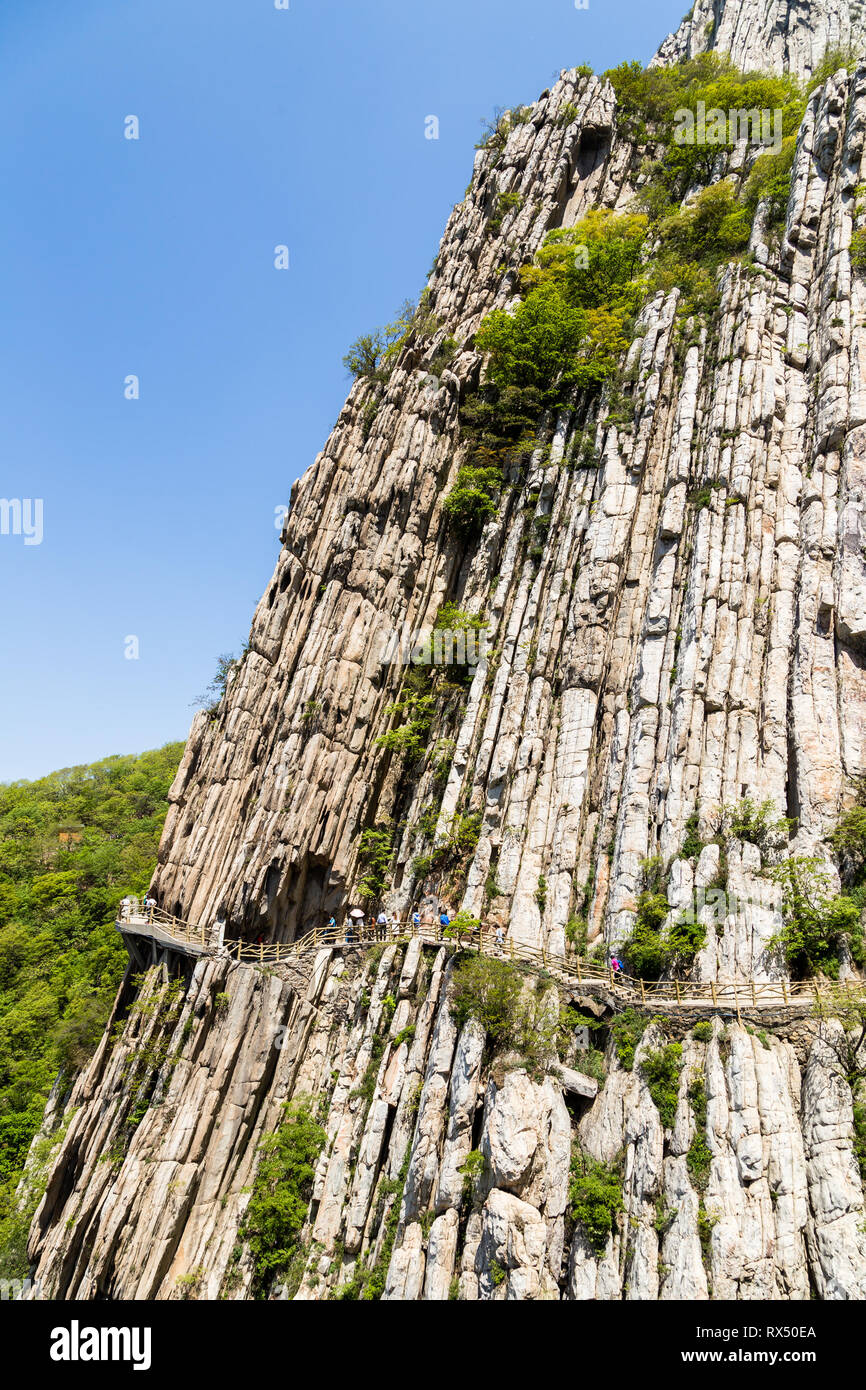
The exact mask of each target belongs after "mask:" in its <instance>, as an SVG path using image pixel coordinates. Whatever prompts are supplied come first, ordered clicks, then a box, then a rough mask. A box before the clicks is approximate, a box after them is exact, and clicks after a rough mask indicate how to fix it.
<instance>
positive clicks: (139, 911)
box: [120, 896, 156, 922]
mask: <svg viewBox="0 0 866 1390" xmlns="http://www.w3.org/2000/svg"><path fill="white" fill-rule="evenodd" d="M155 911H156V898H152V897H149V896H145V897H144V898H142V899H141V901H139V899H138V898H133V897H126V898H121V901H120V920H121V921H122V922H129V921H130V920H131V919H132V918H133V917H138V916H142V917H143V918H144V920H145V921H146V922H152V921H153V914H154V912H155Z"/></svg>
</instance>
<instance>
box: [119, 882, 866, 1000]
mask: <svg viewBox="0 0 866 1390" xmlns="http://www.w3.org/2000/svg"><path fill="white" fill-rule="evenodd" d="M123 913H124V910H123V909H121V913H120V914H119V915H118V918H117V923H116V925H117V929H118V931H120V932H121V934H122V935H123V936H124V938H126V937H127V936H132V937H139V938H145V939H146V940H149V941H151V942H152V943H153V944H154V946H156V947H161V948H162V947H167V948H170V949H173V950H176V951H180V952H182V953H184V954H186V955H191V956H223V957H226V956H227V957H229V958H230V959H231V960H236V961H238V962H241V963H246V964H249V965H257V966H260V967H261V966H273V965H280V964H290V963H292V962H297V961H298V960H299V959H300V958H302V957H303V956H306V955H309V954H311V953H313V952H315V951H320V950H324V949H329V950H345V949H349V950H370V949H371V948H372V947H374V946H382V945H385V944H387V943H388V942H392V943H394V942H403V943H406V942H409V941H411V940H412V939H413V937H418V938H420V939H421V941H422V942H423V943H424V945H425V946H441V945H444V944H451V945H456V946H464V947H469V948H471V949H473V950H478V951H481V952H482V953H483V954H484V955H490V956H494V957H497V958H498V959H500V960H510V961H524V962H526V963H527V964H529V965H534V966H536V967H538V968H539V969H543V970H548V971H550V973H551V974H555V975H557V976H559V977H561V978H563V979H565V980H567V981H569V982H571V983H573V984H574V983H576V984H577V985H583V984H588V985H602V986H605V987H606V988H607V989H609V990H610V991H611V992H612V993H613V994H614V995H615V996H616V997H617V999H619V1000H621V1001H622V1002H623V1003H628V1004H633V1005H636V1006H642V1007H646V1008H653V1007H655V1006H657V1005H660V1004H664V1005H666V1006H670V1005H674V1006H679V1007H682V1008H700V1009H704V1010H705V1011H707V1012H708V1013H712V1012H715V1011H718V1010H724V1011H725V1012H726V1013H727V1012H730V1011H731V1010H734V1011H736V1012H737V1013H739V1011H740V1010H741V1009H780V1008H783V1009H784V1008H797V1009H799V1010H803V1009H804V1008H805V1009H809V1010H810V1011H811V1010H812V1009H814V1008H820V1007H821V1000H822V997H825V996H826V994H827V986H826V984H825V983H823V982H821V981H818V980H808V981H799V982H791V981H789V980H746V981H737V982H730V983H728V982H724V981H716V980H709V981H707V982H705V983H704V982H698V981H692V980H659V981H647V980H639V979H636V978H634V977H633V976H630V975H625V974H623V973H622V972H621V971H614V970H611V969H610V967H609V966H603V965H599V964H597V963H595V962H593V961H588V960H586V959H584V958H583V957H581V956H579V955H578V954H577V953H576V952H574V951H573V950H572V949H571V948H570V947H568V946H566V950H565V954H564V955H560V954H554V953H553V952H551V951H549V950H547V949H546V948H545V947H544V946H530V945H529V944H527V943H525V942H521V941H514V940H513V939H512V940H507V941H506V942H505V943H504V944H503V946H501V947H500V946H498V945H497V944H496V935H495V932H494V931H492V930H490V929H487V928H482V929H481V932H480V933H478V932H475V933H473V934H472V935H471V936H470V935H469V934H468V933H465V934H464V935H463V936H462V937H461V938H460V939H458V938H456V937H445V936H443V932H442V928H441V927H440V926H439V925H438V923H435V922H422V923H421V925H420V927H417V928H416V927H414V926H413V925H412V924H411V923H410V922H407V923H395V924H394V925H392V926H391V927H390V928H389V929H388V930H387V931H386V932H381V931H379V930H377V929H373V928H368V927H350V928H348V929H346V928H344V927H340V928H338V929H337V930H336V931H333V930H332V931H329V930H328V929H327V928H326V927H319V928H317V929H316V930H315V931H312V932H308V933H307V934H306V935H305V936H302V937H300V938H299V939H298V940H297V941H292V942H279V941H278V942H274V943H268V944H266V943H265V942H249V941H225V942H224V943H223V945H222V946H220V947H216V946H213V945H212V944H210V943H209V942H208V939H207V938H208V932H207V929H206V928H205V927H203V926H195V925H193V924H192V923H191V922H185V921H183V920H182V919H181V918H179V917H172V916H171V915H170V914H169V913H167V912H163V911H162V910H161V909H160V908H154V909H152V910H151V911H148V912H144V911H137V912H126V914H125V915H123ZM838 987H840V986H837V988H838ZM841 988H842V989H844V990H845V992H846V993H848V994H850V995H852V996H855V995H856V996H863V997H866V982H862V981H859V980H845V981H843V982H842V983H841Z"/></svg>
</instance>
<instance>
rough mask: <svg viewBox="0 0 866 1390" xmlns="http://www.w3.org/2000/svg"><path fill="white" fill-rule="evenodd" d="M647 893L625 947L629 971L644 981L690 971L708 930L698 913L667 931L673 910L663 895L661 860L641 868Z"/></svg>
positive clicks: (679, 920)
mask: <svg viewBox="0 0 866 1390" xmlns="http://www.w3.org/2000/svg"><path fill="white" fill-rule="evenodd" d="M641 872H642V875H643V889H642V891H641V892H640V894H639V895H638V900H637V911H636V913H635V920H634V926H633V927H632V932H631V935H630V937H629V938H628V940H627V941H626V942H625V944H624V946H623V952H624V954H625V957H626V961H627V964H628V968H629V970H630V971H631V972H632V973H633V974H635V975H636V976H637V977H638V978H639V979H642V980H657V979H658V978H659V977H660V976H661V975H662V973H663V972H664V971H665V970H668V969H670V968H687V967H688V966H690V965H691V963H692V961H693V960H694V958H695V956H696V954H697V953H698V951H700V950H701V948H702V946H703V945H704V942H705V940H706V935H707V929H706V926H705V924H704V923H702V922H700V921H698V919H697V917H696V915H695V914H694V913H689V912H684V913H681V914H680V915H679V916H678V917H676V918H674V920H673V921H672V922H671V923H670V924H669V925H668V926H667V927H665V922H666V921H667V918H668V916H669V914H670V911H671V908H670V904H669V903H668V900H667V897H666V895H665V893H664V891H663V880H664V873H663V866H662V862H661V860H660V859H659V858H658V857H653V858H651V859H645V860H644V861H643V863H642V865H641Z"/></svg>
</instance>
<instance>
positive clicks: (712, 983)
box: [710, 980, 718, 1008]
mask: <svg viewBox="0 0 866 1390" xmlns="http://www.w3.org/2000/svg"><path fill="white" fill-rule="evenodd" d="M710 992H711V994H712V996H713V1008H715V1007H716V1005H717V1003H718V1000H717V999H716V982H715V980H710Z"/></svg>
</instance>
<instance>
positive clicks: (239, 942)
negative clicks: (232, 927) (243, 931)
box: [238, 937, 242, 960]
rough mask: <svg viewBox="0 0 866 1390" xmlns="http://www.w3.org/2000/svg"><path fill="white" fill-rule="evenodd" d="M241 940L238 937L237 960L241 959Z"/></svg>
mask: <svg viewBox="0 0 866 1390" xmlns="http://www.w3.org/2000/svg"><path fill="white" fill-rule="evenodd" d="M241 944H242V943H241V938H240V937H238V960H240V958H241Z"/></svg>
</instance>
